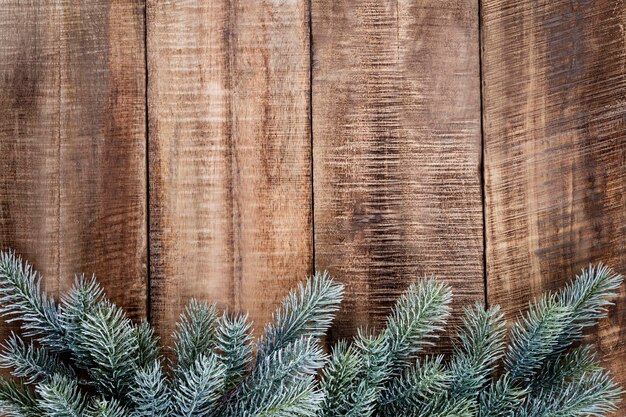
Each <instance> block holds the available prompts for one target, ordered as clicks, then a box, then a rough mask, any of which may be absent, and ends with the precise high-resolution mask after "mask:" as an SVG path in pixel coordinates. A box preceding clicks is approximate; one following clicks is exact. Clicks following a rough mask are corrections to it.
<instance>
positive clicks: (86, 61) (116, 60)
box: [0, 0, 147, 318]
mask: <svg viewBox="0 0 626 417" xmlns="http://www.w3.org/2000/svg"><path fill="white" fill-rule="evenodd" d="M143 22H144V8H143V1H140V0H124V1H119V2H113V3H111V2H108V1H104V0H101V1H89V2H75V1H52V0H45V1H30V2H28V1H27V2H24V1H13V0H12V1H7V2H3V3H2V5H1V6H0V39H1V41H0V74H1V75H0V84H1V86H0V166H1V167H2V168H1V170H2V175H1V176H0V247H1V248H3V249H6V248H13V249H15V250H16V251H17V253H19V254H22V255H23V256H24V257H25V258H26V259H28V260H29V261H32V262H33V263H34V264H35V266H36V267H37V268H38V269H39V270H41V272H43V273H44V274H45V275H46V276H47V280H46V287H47V288H48V289H49V290H50V291H51V292H52V293H59V292H63V291H65V290H67V289H68V288H69V286H70V285H71V283H72V281H73V278H74V275H75V274H79V273H82V272H85V273H87V274H91V273H95V274H96V275H97V276H98V278H99V280H100V282H101V283H102V285H103V286H104V287H105V288H106V290H107V293H108V294H109V295H110V296H111V298H112V299H113V300H114V301H115V302H116V303H118V304H120V305H123V306H124V307H125V308H126V309H127V310H128V312H129V314H130V316H132V317H134V318H139V317H143V316H145V313H146V294H147V291H146V272H147V270H146V261H147V253H146V252H147V251H146V248H147V245H146V197H145V196H146V191H147V189H146V180H145V177H146V175H145V159H146V155H145V143H146V137H145V61H144V55H143V52H144V42H143V34H144V23H143Z"/></svg>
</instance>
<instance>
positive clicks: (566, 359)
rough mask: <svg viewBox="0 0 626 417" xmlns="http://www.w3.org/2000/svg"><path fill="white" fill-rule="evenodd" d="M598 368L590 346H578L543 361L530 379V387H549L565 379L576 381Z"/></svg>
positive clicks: (533, 388)
mask: <svg viewBox="0 0 626 417" xmlns="http://www.w3.org/2000/svg"><path fill="white" fill-rule="evenodd" d="M598 370H600V365H599V363H598V362H597V360H596V358H595V355H594V354H593V353H592V352H591V348H590V346H580V347H578V348H576V349H574V350H572V351H570V352H566V353H561V354H560V355H558V356H557V357H555V358H554V359H552V360H550V361H548V362H546V363H545V365H544V366H542V367H541V369H540V370H539V371H538V372H537V374H536V375H535V377H534V378H533V379H532V381H530V389H531V390H533V391H535V392H536V391H538V390H541V389H550V388H551V387H554V386H555V385H557V384H560V383H562V382H567V381H578V380H580V379H581V378H583V376H584V375H586V374H591V373H592V372H595V371H598Z"/></svg>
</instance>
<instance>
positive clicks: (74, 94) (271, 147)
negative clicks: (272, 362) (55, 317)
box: [0, 0, 626, 415]
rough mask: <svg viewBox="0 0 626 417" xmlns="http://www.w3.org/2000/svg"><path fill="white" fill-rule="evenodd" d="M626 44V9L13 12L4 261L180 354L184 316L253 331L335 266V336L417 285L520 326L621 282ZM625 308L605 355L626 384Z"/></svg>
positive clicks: (120, 3)
mask: <svg viewBox="0 0 626 417" xmlns="http://www.w3.org/2000/svg"><path fill="white" fill-rule="evenodd" d="M625 26H626V3H624V1H623V0H594V1H591V0H567V1H566V0H539V1H537V0H482V1H481V2H480V3H479V1H478V0H394V1H391V0H358V1H355V0H258V1H250V0H230V1H228V0H215V1H208V0H204V1H203V0H169V1H166V0H146V1H144V0H116V1H104V0H83V1H78V0H30V1H26V0H5V1H3V2H2V3H1V4H0V248H14V249H15V250H16V251H17V252H18V253H20V254H22V255H23V256H25V257H26V258H28V259H29V260H31V261H32V262H33V263H34V264H35V265H36V267H37V268H39V269H40V270H41V271H43V272H44V273H45V275H46V276H47V281H46V285H47V287H48V289H49V290H50V291H51V292H52V293H55V294H58V293H62V292H63V291H64V290H66V289H67V288H68V286H69V285H70V283H71V282H72V280H73V275H74V274H75V273H80V272H87V273H92V272H93V273H95V274H96V275H97V276H98V277H99V279H100V281H101V282H102V283H103V284H104V286H105V287H106V288H107V290H108V293H109V295H110V296H111V297H112V298H113V299H114V300H115V301H116V302H117V303H119V304H121V305H123V306H124V307H126V308H127V309H128V311H129V313H130V315H131V316H132V317H133V318H140V317H148V318H149V319H150V320H151V321H152V322H153V323H154V324H155V325H156V326H157V328H158V331H159V333H160V334H161V335H163V336H164V337H165V338H166V339H167V337H168V336H167V335H169V334H170V332H171V330H172V328H173V324H174V321H175V320H176V318H177V316H178V314H179V312H180V311H181V308H182V307H183V305H184V304H185V303H186V302H187V301H188V300H189V299H190V298H191V297H199V298H206V299H209V300H215V301H217V302H219V303H220V305H221V306H223V307H227V308H231V309H236V310H246V311H249V312H250V314H251V316H252V318H253V319H254V320H255V321H256V322H257V323H261V322H263V321H265V320H267V319H268V318H269V316H270V314H271V311H272V310H273V307H274V305H275V304H276V302H277V301H278V300H279V299H280V298H281V297H282V296H283V295H284V294H285V292H286V291H287V289H288V288H289V287H290V286H292V285H293V284H294V283H295V282H297V281H299V280H301V279H302V278H303V277H304V276H306V275H307V274H310V273H311V272H312V271H313V270H324V269H327V270H329V271H330V272H331V273H332V274H333V275H334V276H335V277H337V279H339V280H340V281H342V282H344V283H345V284H346V285H347V289H348V291H347V300H346V302H345V308H344V310H343V311H342V312H341V314H340V315H339V318H338V320H337V323H336V325H335V327H334V329H333V331H332V335H331V339H337V338H340V337H343V336H348V335H350V334H353V333H354V331H355V329H356V328H357V326H362V325H366V324H369V325H372V326H376V325H377V324H380V323H381V320H382V319H383V318H384V316H385V314H386V312H387V311H388V309H389V307H390V306H391V305H392V303H393V301H394V300H395V298H396V297H397V296H398V294H399V293H401V292H402V290H403V289H404V288H405V287H406V286H407V285H408V283H409V282H411V281H412V280H413V279H415V277H416V276H418V275H422V274H436V275H437V276H439V277H440V278H441V279H443V280H446V281H447V282H449V283H450V284H451V285H452V286H453V288H454V291H455V295H456V298H455V300H456V302H455V305H454V307H455V312H456V313H459V312H460V310H461V307H462V306H463V305H467V304H468V303H472V302H474V301H475V300H479V301H486V302H487V303H488V304H495V303H498V304H501V305H502V306H503V308H504V310H505V311H506V312H507V313H508V315H509V317H511V318H512V317H514V316H515V314H516V312H517V311H518V310H519V309H523V308H524V307H525V306H526V305H527V302H528V301H529V299H530V298H531V297H532V296H533V295H537V294H539V293H540V292H542V291H543V290H546V289H554V288H557V287H559V286H560V285H561V284H562V283H563V282H565V281H566V280H568V279H570V278H571V277H573V276H574V274H575V273H576V272H578V271H579V270H580V268H581V267H583V266H586V265H587V264H588V263H589V262H595V261H599V260H603V261H605V262H606V263H608V264H609V265H611V266H613V267H614V268H615V269H616V270H618V271H619V272H621V273H624V272H626V193H625V191H626V31H625V29H624V27H625ZM618 303H619V305H618V306H617V307H616V308H613V309H612V310H611V315H610V318H609V320H606V321H604V322H603V323H602V324H601V326H600V327H599V329H598V330H597V331H596V332H594V334H592V335H591V336H590V337H592V338H594V339H596V340H597V341H598V343H599V344H598V348H599V350H600V353H601V354H602V356H603V357H604V359H605V360H606V363H607V364H608V366H610V367H611V369H612V370H613V371H614V372H615V374H616V375H617V376H618V378H620V379H621V381H622V382H626V292H625V291H623V292H622V296H621V298H620V300H619V301H618ZM444 342H445V344H447V343H449V341H447V340H444ZM621 413H622V414H621V415H624V413H626V404H622V410H621Z"/></svg>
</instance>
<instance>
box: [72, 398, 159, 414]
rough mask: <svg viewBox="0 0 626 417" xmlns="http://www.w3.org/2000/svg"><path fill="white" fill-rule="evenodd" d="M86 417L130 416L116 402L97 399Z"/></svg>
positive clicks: (90, 406)
mask: <svg viewBox="0 0 626 417" xmlns="http://www.w3.org/2000/svg"><path fill="white" fill-rule="evenodd" d="M157 415H158V414H155V416H157ZM84 417H129V414H128V411H126V409H125V408H124V407H122V405H121V404H120V403H119V402H117V401H116V400H106V399H104V398H97V399H95V400H93V401H92V402H91V403H90V404H89V406H88V407H87V410H86V411H85V416H84Z"/></svg>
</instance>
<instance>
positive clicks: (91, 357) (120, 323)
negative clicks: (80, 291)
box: [78, 302, 138, 398]
mask: <svg viewBox="0 0 626 417" xmlns="http://www.w3.org/2000/svg"><path fill="white" fill-rule="evenodd" d="M78 350H79V351H80V352H81V356H82V357H85V358H87V360H86V362H87V363H90V364H91V365H90V366H89V367H88V368H87V369H86V370H87V372H88V373H89V375H90V376H91V377H92V379H93V380H94V382H95V383H96V384H97V385H98V387H99V389H100V390H101V392H102V393H103V394H104V395H107V396H112V397H114V398H124V397H125V396H126V394H127V392H128V387H129V386H130V384H131V383H132V381H133V377H134V368H135V367H136V366H137V353H138V346H137V340H136V338H135V332H134V331H133V327H132V324H131V322H130V320H129V319H128V318H127V317H126V316H125V315H124V313H123V311H122V310H120V309H119V308H117V307H116V306H115V305H114V304H110V303H108V302H106V303H102V304H101V305H100V307H99V308H98V310H96V311H94V312H92V313H91V314H89V315H87V316H85V317H84V319H83V321H82V322H81V337H80V340H79V344H78Z"/></svg>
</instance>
